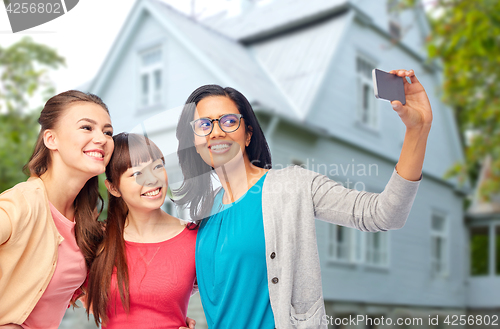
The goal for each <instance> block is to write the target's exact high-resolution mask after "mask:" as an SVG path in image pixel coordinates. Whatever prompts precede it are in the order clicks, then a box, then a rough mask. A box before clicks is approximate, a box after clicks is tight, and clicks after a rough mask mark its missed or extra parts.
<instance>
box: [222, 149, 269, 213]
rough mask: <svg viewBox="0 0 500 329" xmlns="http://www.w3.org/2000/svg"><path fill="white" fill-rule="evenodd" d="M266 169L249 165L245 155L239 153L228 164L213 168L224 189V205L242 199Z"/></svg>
mask: <svg viewBox="0 0 500 329" xmlns="http://www.w3.org/2000/svg"><path fill="white" fill-rule="evenodd" d="M266 172H267V169H263V168H260V167H257V166H254V165H253V164H252V163H250V160H249V159H248V156H247V154H246V153H245V154H244V155H243V156H241V153H240V154H239V155H237V156H236V157H235V158H234V159H232V160H231V161H229V162H228V163H226V164H224V165H222V166H220V167H217V168H215V173H216V174H217V176H218V177H219V180H220V182H221V185H222V188H223V189H224V192H225V193H224V198H223V202H224V203H226V204H227V203H233V202H235V201H236V200H238V199H239V198H240V197H242V196H243V195H244V194H245V193H246V192H247V191H248V190H249V189H250V188H251V187H252V186H253V185H254V184H255V183H256V182H257V181H258V180H259V179H260V178H261V177H262V176H263V175H264V174H265V173H266Z"/></svg>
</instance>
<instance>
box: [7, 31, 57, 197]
mask: <svg viewBox="0 0 500 329" xmlns="http://www.w3.org/2000/svg"><path fill="white" fill-rule="evenodd" d="M61 65H64V59H63V58H62V57H60V56H59V55H58V54H57V52H56V51H55V50H53V49H51V48H49V47H47V46H45V45H41V44H37V43H35V42H33V40H32V39H30V38H23V39H22V40H20V41H18V42H17V43H15V44H13V45H11V46H10V47H8V48H2V47H1V46H0V191H4V190H6V189H8V188H10V187H12V186H13V185H15V184H17V183H19V182H21V181H24V180H26V176H25V175H24V174H23V173H22V167H23V166H24V164H26V162H27V161H28V160H29V157H30V156H31V152H32V150H33V147H34V145H35V142H36V138H37V135H38V131H39V125H38V123H37V119H38V116H39V113H40V110H41V108H42V106H41V104H40V105H35V106H33V107H31V108H30V104H32V102H33V100H34V96H41V98H42V99H47V98H49V97H50V96H52V95H53V94H54V92H55V90H54V86H53V83H52V82H51V81H50V80H49V78H48V71H49V70H50V69H56V68H58V67H59V66H61Z"/></svg>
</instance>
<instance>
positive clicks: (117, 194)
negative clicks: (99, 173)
mask: <svg viewBox="0 0 500 329" xmlns="http://www.w3.org/2000/svg"><path fill="white" fill-rule="evenodd" d="M104 185H106V188H107V189H108V192H109V193H110V194H111V195H112V196H114V197H117V198H119V197H121V196H122V194H121V193H120V191H118V189H117V188H116V187H115V185H113V183H111V182H110V181H109V180H107V179H106V180H105V181H104Z"/></svg>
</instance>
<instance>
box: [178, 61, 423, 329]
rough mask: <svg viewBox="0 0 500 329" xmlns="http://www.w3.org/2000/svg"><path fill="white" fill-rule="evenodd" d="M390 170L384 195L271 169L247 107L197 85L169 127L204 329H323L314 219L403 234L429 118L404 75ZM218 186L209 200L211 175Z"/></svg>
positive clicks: (235, 97) (295, 170) (231, 92)
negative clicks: (192, 238)
mask: <svg viewBox="0 0 500 329" xmlns="http://www.w3.org/2000/svg"><path fill="white" fill-rule="evenodd" d="M391 73H393V74H396V75H398V76H400V77H409V78H410V80H411V84H410V83H408V82H407V81H406V79H405V78H404V79H403V80H404V84H405V93H406V104H405V105H402V104H401V103H400V102H399V101H393V102H392V106H393V108H394V110H395V111H396V112H397V113H398V114H399V116H400V117H401V120H402V121H403V123H404V124H405V125H406V135H405V139H404V143H403V147H402V150H401V155H400V158H399V161H398V163H397V165H396V168H395V170H394V173H393V175H392V177H391V179H390V180H389V182H388V183H387V186H386V188H385V190H384V191H383V192H382V193H380V194H376V193H368V192H364V191H356V190H350V189H347V188H344V187H343V186H342V185H341V184H339V183H337V182H335V181H333V180H331V179H329V178H328V177H326V176H323V175H320V174H317V173H315V172H312V171H308V170H306V169H303V168H301V167H298V166H295V167H288V168H285V169H279V170H275V169H271V155H270V152H269V148H268V145H267V142H266V139H265V137H264V135H263V133H262V129H261V127H260V125H259V123H258V121H257V119H256V117H255V114H254V112H253V110H252V107H251V105H250V104H249V102H248V100H247V99H246V98H245V97H244V96H243V95H242V94H241V93H239V92H238V91H236V90H235V89H232V88H222V87H220V86H217V85H206V86H202V87H200V88H198V89H196V90H195V91H194V92H193V93H192V94H191V95H190V96H189V98H188V99H187V101H186V104H185V106H184V109H183V112H182V114H181V117H180V119H179V124H178V127H177V139H178V140H179V148H178V156H179V162H180V165H181V168H182V172H183V175H184V181H183V184H182V186H181V187H180V188H179V190H177V191H176V194H177V195H178V196H179V199H178V200H177V203H178V204H180V205H182V206H189V209H190V215H191V217H192V219H194V220H196V221H197V222H198V223H199V224H200V227H199V231H198V235H197V244H196V273H197V281H198V285H199V289H200V295H201V300H202V304H203V308H204V311H205V315H206V318H207V322H208V325H209V327H210V328H217V329H220V328H233V327H238V328H246V329H252V328H255V329H257V328H258V329H266V328H326V327H327V323H326V322H325V321H324V319H325V318H324V315H325V308H324V302H323V296H322V287H321V271H320V264H319V257H318V250H317V245H316V231H315V224H314V219H315V218H319V219H322V220H324V221H327V222H330V223H333V224H338V225H343V226H347V227H353V228H357V229H359V230H362V231H371V232H374V231H386V230H390V229H398V228H401V227H403V225H404V223H405V221H406V218H407V217H408V214H409V212H410V209H411V206H412V203H413V200H414V198H415V195H416V192H417V188H418V185H419V181H420V177H421V171H422V165H423V160H424V154H425V147H426V142H427V136H428V134H429V131H430V127H431V122H432V111H431V106H430V103H429V100H428V98H427V94H426V92H425V90H424V88H423V87H422V85H421V84H420V83H419V82H418V80H417V78H416V77H415V74H414V72H413V71H406V70H398V71H391ZM212 174H215V175H216V176H217V177H218V179H219V181H220V183H221V185H222V187H221V188H220V189H218V190H217V191H215V192H214V191H213V187H212V179H211V175H212Z"/></svg>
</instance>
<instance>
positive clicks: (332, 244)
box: [328, 225, 351, 262]
mask: <svg viewBox="0 0 500 329" xmlns="http://www.w3.org/2000/svg"><path fill="white" fill-rule="evenodd" d="M328 226H329V228H330V239H329V247H328V256H329V257H330V258H331V259H333V260H339V261H345V262H350V261H351V239H350V233H351V232H350V229H349V228H347V227H344V226H337V225H328Z"/></svg>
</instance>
